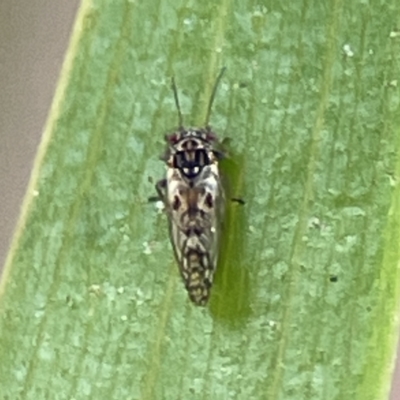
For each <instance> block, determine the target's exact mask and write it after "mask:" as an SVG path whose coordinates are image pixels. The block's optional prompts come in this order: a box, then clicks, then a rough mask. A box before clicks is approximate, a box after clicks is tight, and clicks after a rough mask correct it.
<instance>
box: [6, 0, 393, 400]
mask: <svg viewBox="0 0 400 400" xmlns="http://www.w3.org/2000/svg"><path fill="white" fill-rule="evenodd" d="M398 15H400V3H399V2H398V1H395V0H390V1H388V2H385V3H383V2H380V1H378V0H371V1H368V0H363V1H353V2H341V1H339V0H336V1H335V0H332V1H328V2H309V1H307V0H304V1H298V2H272V1H271V2H265V3H264V4H263V5H261V4H258V3H255V2H253V1H249V0H243V1H237V0H236V1H228V0H222V1H221V2H219V3H215V2H195V1H193V0H189V1H186V2H183V1H179V0H178V1H175V2H155V1H152V0H149V1H147V2H143V1H135V0H132V1H122V0H119V1H113V2H109V1H105V0H93V1H92V2H89V1H83V3H82V6H81V9H80V11H79V14H78V17H77V21H76V26H75V29H74V32H73V35H72V40H71V45H70V48H69V50H68V53H67V57H66V61H65V66H64V69H63V72H62V76H61V79H60V84H59V87H58V90H57V94H56V96H55V100H54V104H53V107H52V110H51V113H50V116H49V120H48V124H47V127H46V130H45V133H44V136H43V140H42V144H41V147H40V149H39V152H38V155H37V159H36V163H35V167H34V170H33V173H32V179H31V183H30V186H29V189H28V193H27V195H26V199H25V202H24V206H23V209H22V214H21V219H20V223H19V226H18V229H17V233H16V235H15V238H14V241H13V245H12V248H11V250H10V254H9V257H8V259H7V263H6V270H5V273H4V276H3V279H2V287H1V319H0V330H1V334H0V357H1V360H2V362H1V364H0V379H1V382H2V383H1V386H0V398H2V399H3V398H4V399H6V398H8V399H16V398H19V399H45V398H49V399H77V400H78V399H88V398H92V399H178V398H179V399H186V398H193V399H284V400H288V399H293V400H301V399H307V400H309V399H329V400H331V399H332V400H333V399H334V400H343V399H352V400H353V399H362V400H366V399H374V400H375V399H386V398H387V393H388V390H389V385H390V381H391V373H392V369H393V358H394V352H395V343H396V340H397V328H398V326H397V316H398V315H399V304H400V301H399V300H400V299H399V282H400V279H399V268H398V263H399V258H400V257H399V250H400V249H399V244H400V240H399V230H400V203H399V201H400V200H399V199H400V193H399V185H398V181H399V176H400V163H399V161H398V160H399V157H398V155H399V149H400V141H399V138H400V131H399V119H400V110H399V88H398V85H397V84H398V81H397V80H398V77H399V73H400V48H399V47H400V33H399V30H398V28H399V20H398ZM222 66H226V67H227V73H226V74H225V76H224V78H223V81H222V83H221V85H220V87H219V90H218V93H217V98H216V101H215V103H214V107H213V112H212V116H211V124H212V126H213V127H214V129H215V130H216V132H218V134H219V135H220V136H221V137H228V138H230V141H231V143H230V147H231V148H232V159H231V160H229V161H228V162H227V164H226V165H225V167H224V170H225V174H226V176H227V180H228V181H229V183H230V190H231V192H232V194H233V195H234V196H235V197H241V198H244V199H245V200H246V204H245V205H244V206H240V205H238V204H236V203H232V204H231V205H230V206H229V210H228V216H227V220H226V221H225V234H224V242H223V245H222V256H221V261H220V265H219V268H218V271H217V276H216V282H215V286H214V287H213V290H212V298H211V301H210V304H209V306H208V307H207V308H198V307H195V306H193V305H192V304H191V303H190V302H189V300H188V298H187V294H186V293H185V290H184V287H183V284H182V282H181V280H180V278H179V275H178V268H177V266H176V262H175V260H174V258H173V252H172V249H171V245H170V243H169V239H168V233H167V223H166V216H165V215H164V214H163V213H160V212H158V211H157V209H156V207H155V206H154V204H149V203H148V202H147V198H148V197H149V196H151V195H153V194H154V182H155V181H156V180H158V179H160V178H161V177H162V176H163V174H164V169H163V165H162V162H161V161H159V160H158V155H159V154H160V153H161V152H162V150H163V146H164V144H163V134H164V133H166V132H170V131H171V130H173V129H174V126H176V125H177V112H176V109H175V104H174V100H173V95H172V93H171V90H170V78H171V76H175V79H176V82H177V85H178V91H179V96H180V101H181V108H182V112H183V114H184V121H185V124H187V125H190V124H195V125H200V126H201V125H202V124H204V120H205V116H206V112H207V102H208V99H209V97H210V94H211V90H212V86H213V83H214V81H215V78H216V76H217V74H218V71H219V70H220V68H221V67H222Z"/></svg>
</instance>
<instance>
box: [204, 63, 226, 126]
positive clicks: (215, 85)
mask: <svg viewBox="0 0 400 400" xmlns="http://www.w3.org/2000/svg"><path fill="white" fill-rule="evenodd" d="M225 70H226V67H222V68H221V71H220V72H219V74H218V76H217V79H216V80H215V83H214V87H213V90H212V93H211V97H210V101H209V102H208V107H207V115H206V124H205V125H206V126H208V122H209V120H210V115H211V108H212V105H213V102H214V97H215V94H216V93H217V88H218V85H219V81H220V80H221V78H222V75H224V72H225Z"/></svg>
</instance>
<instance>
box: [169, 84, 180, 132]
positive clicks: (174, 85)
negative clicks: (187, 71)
mask: <svg viewBox="0 0 400 400" xmlns="http://www.w3.org/2000/svg"><path fill="white" fill-rule="evenodd" d="M171 88H172V91H173V92H174V99H175V105H176V109H177V110H178V118H179V128H183V118H182V112H181V106H180V105H179V97H178V90H177V89H176V84H175V78H174V77H172V78H171Z"/></svg>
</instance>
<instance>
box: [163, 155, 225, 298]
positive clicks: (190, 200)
mask: <svg viewBox="0 0 400 400" xmlns="http://www.w3.org/2000/svg"><path fill="white" fill-rule="evenodd" d="M167 182H168V183H167V192H166V195H167V196H166V201H167V203H168V206H167V210H168V212H169V229H170V236H171V241H172V244H173V247H174V252H175V256H176V258H177V261H178V264H179V269H180V273H181V276H182V278H183V280H184V283H185V286H186V289H187V291H188V294H189V297H190V299H191V300H192V301H193V302H194V303H195V304H197V305H205V304H206V303H207V301H208V299H209V296H210V289H211V286H212V282H213V277H214V272H215V269H216V265H217V261H218V250H219V240H220V236H221V221H222V219H223V214H224V206H225V204H224V203H225V198H224V192H223V188H222V186H221V183H220V179H219V172H218V166H217V164H216V163H215V164H212V165H210V166H207V167H204V168H203V170H202V173H201V174H200V175H199V177H198V178H197V179H196V181H195V182H192V184H189V183H187V182H185V180H184V179H182V176H181V173H180V171H179V169H170V170H169V171H168V173H167Z"/></svg>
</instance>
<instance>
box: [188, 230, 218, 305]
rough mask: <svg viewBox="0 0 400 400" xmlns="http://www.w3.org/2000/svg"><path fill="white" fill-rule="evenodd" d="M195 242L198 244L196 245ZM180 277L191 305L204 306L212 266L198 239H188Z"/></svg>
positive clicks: (210, 283)
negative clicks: (191, 302)
mask: <svg viewBox="0 0 400 400" xmlns="http://www.w3.org/2000/svg"><path fill="white" fill-rule="evenodd" d="M196 242H198V243H197V244H196ZM182 261H183V265H182V276H183V280H184V282H185V286H186V290H187V291H188V294H189V297H190V300H191V301H193V303H195V304H197V305H200V306H204V305H205V304H206V303H207V301H208V298H209V297H210V289H211V286H212V280H213V274H214V269H215V268H214V265H213V263H212V261H211V259H210V256H209V254H208V253H207V252H205V251H202V246H201V244H200V243H199V238H196V237H191V238H188V244H187V247H186V249H185V254H184V259H183V260H182Z"/></svg>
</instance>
